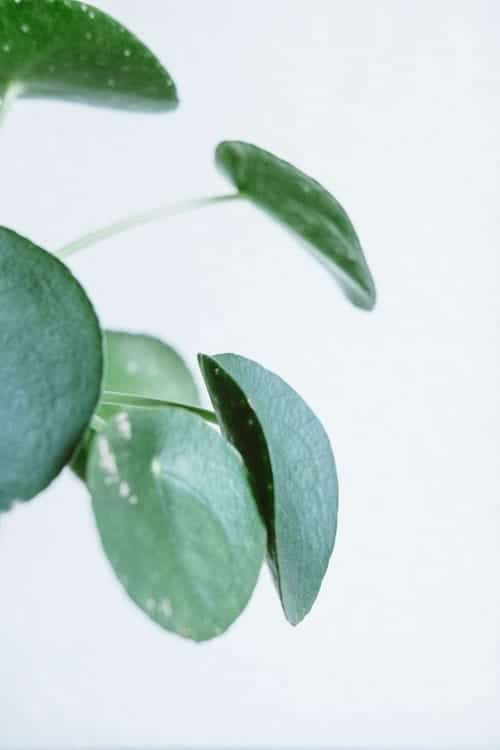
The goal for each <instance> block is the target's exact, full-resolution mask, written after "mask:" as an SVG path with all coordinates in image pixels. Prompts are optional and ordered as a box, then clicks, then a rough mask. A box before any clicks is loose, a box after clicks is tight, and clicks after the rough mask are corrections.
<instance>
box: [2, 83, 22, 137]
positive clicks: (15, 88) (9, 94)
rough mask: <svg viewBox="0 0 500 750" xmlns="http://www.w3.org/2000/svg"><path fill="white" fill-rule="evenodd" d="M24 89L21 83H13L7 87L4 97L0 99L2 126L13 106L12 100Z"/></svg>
mask: <svg viewBox="0 0 500 750" xmlns="http://www.w3.org/2000/svg"><path fill="white" fill-rule="evenodd" d="M21 91H22V85H21V84H20V83H11V84H10V86H8V87H7V88H6V89H5V93H4V95H3V98H2V99H1V100H0V127H1V126H2V125H3V123H4V121H5V118H6V117H7V114H8V112H9V110H10V108H11V105H12V102H13V101H14V99H16V97H18V96H19V94H20V93H21Z"/></svg>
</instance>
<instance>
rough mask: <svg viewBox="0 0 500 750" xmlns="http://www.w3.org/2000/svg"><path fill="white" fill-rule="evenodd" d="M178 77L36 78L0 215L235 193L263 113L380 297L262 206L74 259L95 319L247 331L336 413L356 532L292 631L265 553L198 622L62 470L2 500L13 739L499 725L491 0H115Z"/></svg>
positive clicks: (288, 740) (361, 735) (56, 238)
mask: <svg viewBox="0 0 500 750" xmlns="http://www.w3.org/2000/svg"><path fill="white" fill-rule="evenodd" d="M100 7H102V8H103V9H105V10H108V11H109V12H111V13H113V14H115V15H116V16H117V17H118V18H119V19H120V20H122V21H123V22H125V23H126V24H127V25H129V26H130V27H131V28H132V29H134V30H135V31H136V32H137V33H138V34H139V35H140V36H141V37H142V38H143V39H144V40H145V41H146V42H147V43H149V44H150V45H151V46H152V48H153V49H154V50H155V51H156V52H157V54H158V55H159V56H160V58H161V59H162V61H163V62H164V63H165V65H166V66H167V67H168V69H169V70H170V71H171V73H172V74H173V76H174V78H175V80H176V82H177V83H178V87H179V93H180V97H181V100H182V105H181V107H180V108H179V110H178V111H177V112H175V113H169V114H166V115H161V116H143V115H134V114H126V113H118V112H109V111H106V110H100V111H98V110H93V109H86V108H83V107H77V106H73V105H64V104H57V103H47V104H45V105H44V104H43V103H39V102H29V103H26V102H20V103H18V104H17V105H15V107H14V110H13V111H12V113H11V114H10V115H9V117H8V119H7V121H6V122H5V124H4V127H3V129H2V131H1V134H0V154H1V156H0V158H1V164H2V179H1V187H0V194H1V202H0V211H1V222H2V223H3V224H5V225H7V226H10V227H12V228H15V229H17V230H18V231H20V232H22V233H24V234H26V235H28V236H30V237H31V238H32V239H34V240H35V241H37V242H39V243H40V244H42V245H45V246H46V247H48V248H55V247H58V246H59V245H61V244H63V243H65V242H66V241H69V240H71V239H73V238H75V237H77V236H78V235H79V234H81V233H83V232H85V231H88V230H90V229H93V228H95V227H97V226H99V225H101V224H102V223H106V222H107V221H109V220H110V219H113V218H118V217H120V216H122V215H126V214H127V213H130V212H133V211H136V210H140V209H145V208H148V207H150V206H155V205H158V204H161V203H165V202H168V201H170V200H172V201H173V200H176V199H178V198H187V197H190V196H196V195H205V194H213V193H217V192H224V191H225V190H226V189H227V185H226V183H225V181H224V180H223V178H222V177H221V176H219V175H218V174H217V173H216V171H215V169H214V166H213V163H212V154H213V148H214V146H215V144H216V143H217V142H218V141H219V140H222V139H225V138H229V139H232V138H234V139H245V140H249V141H252V142H255V143H257V144H259V145H261V146H263V147H266V148H268V149H270V150H272V151H274V152H276V153H277V154H278V155H280V156H283V157H284V158H286V159H288V160H290V161H292V162H293V163H295V164H297V165H298V166H299V167H301V168H302V169H303V170H305V171H307V172H309V173H310V174H311V175H313V176H315V177H316V178H317V179H319V180H320V181H321V182H323V183H324V184H325V186H327V187H328V188H329V189H331V191H332V192H333V193H334V194H335V195H336V196H337V197H338V198H339V199H340V200H341V202H342V203H343V204H344V205H345V206H346V208H347V209H348V211H349V213H350V215H351V217H352V219H353V222H354V224H355V226H356V227H357V229H358V232H359V234H360V237H361V239H362V242H363V244H364V247H365V251H366V255H367V258H368V260H369V262H370V264H371V266H372V269H373V272H374V275H375V278H376V280H377V284H378V291H379V304H378V306H377V308H376V310H375V312H374V313H372V314H367V313H363V312H361V311H358V310H356V309H354V308H352V307H351V306H350V305H349V304H348V303H347V302H346V301H345V299H344V298H343V296H342V295H341V293H340V292H339V291H338V289H337V287H336V286H335V284H334V283H333V282H332V280H331V278H330V277H329V276H328V275H327V274H326V273H325V272H324V270H323V269H322V268H321V267H320V266H319V265H317V264H316V263H315V262H314V261H313V260H312V258H311V257H310V256H309V255H308V254H307V253H305V252H304V251H303V250H302V249H301V247H300V246H299V245H298V244H296V243H295V242H294V240H293V238H291V237H290V236H289V235H288V234H286V233H285V232H284V231H283V230H282V229H281V228H280V227H277V226H274V225H273V224H272V223H271V222H270V220H269V219H268V218H267V217H266V216H264V215H261V214H260V213H259V212H258V211H257V210H256V209H254V208H252V206H250V205H248V206H247V205H244V204H230V205H224V206H219V207H215V208H212V209H205V210H204V211H200V212H198V213H197V214H193V215H192V216H184V217H179V218H175V219H172V220H169V221H168V222H165V223H163V224H156V225H154V226H150V227H147V228H144V229H141V230H138V231H135V232H132V233H130V234H128V235H127V236H123V237H120V238H117V239H115V240H112V241H109V242H107V243H105V244H101V245H99V246H96V247H94V248H93V249H92V250H89V251H86V252H85V253H82V254H81V255H79V256H75V257H74V259H72V260H71V267H72V268H73V269H74V271H75V273H76V274H77V275H78V277H79V278H80V279H81V281H82V282H83V283H84V284H85V286H86V288H87V289H88V292H89V294H90V295H91V297H92V299H93V300H94V302H95V304H96V306H97V309H98V312H99V314H100V317H101V321H102V323H103V324H104V325H106V326H109V327H115V328H124V329H131V330H138V331H146V332H152V333H156V334H159V335H161V336H163V337H165V338H166V339H167V340H169V341H170V342H172V343H173V344H175V345H176V346H177V347H178V348H179V349H180V350H181V352H182V353H183V354H184V355H185V356H186V358H187V359H188V361H189V362H190V363H192V364H193V366H195V354H196V352H197V351H200V350H201V351H207V352H211V353H215V352H220V351H235V352H238V353H242V354H245V355H248V356H250V357H253V358H255V359H258V360H259V361H261V362H262V363H263V364H265V365H266V366H267V367H269V368H270V369H273V370H275V371H277V372H278V373H280V374H281V375H282V376H284V377H285V378H286V379H287V380H288V381H289V382H290V383H291V384H292V385H293V386H294V387H295V388H296V389H297V390H298V391H299V392H300V393H302V395H303V396H304V397H305V398H306V399H307V400H308V401H309V403H310V404H311V406H312V407H313V408H314V409H315V410H316V412H317V413H318V414H319V415H320V417H321V418H322V420H323V421H324V423H325V425H326V427H327V429H328V431H329V433H330V435H331V437H332V442H333V445H334V448H335V452H336V457H337V462H338V467H339V474H340V481H341V515H340V527H339V535H338V543H337V547H336V550H335V553H334V557H333V560H332V563H331V566H330V569H329V571H328V574H327V577H326V579H325V583H324V587H323V590H322V593H321V596H320V598H319V601H318V604H317V606H316V608H315V610H314V611H313V613H312V614H311V615H310V617H309V618H308V619H307V620H306V621H305V622H304V623H303V625H301V626H300V627H299V628H297V629H292V628H290V627H289V626H288V625H287V624H286V623H285V622H284V620H283V617H282V615H281V611H280V607H279V604H278V602H277V601H276V598H275V596H274V590H273V588H272V585H271V583H270V579H269V576H268V575H267V573H264V574H263V575H262V577H261V580H260V583H259V586H258V588H257V590H256V592H255V595H254V598H253V600H252V602H251V604H250V606H249V608H248V610H247V611H246V612H245V614H244V615H243V617H242V618H241V619H240V620H239V621H238V622H237V623H236V625H235V626H234V627H233V628H232V629H231V630H230V632H229V633H228V634H227V635H226V636H224V637H223V638H220V639H219V640H217V641H215V642H212V643H210V644H206V645H202V646H196V645H193V644H191V643H189V642H185V641H183V640H181V639H179V638H176V637H174V636H170V635H168V634H165V633H163V632H162V631H161V630H160V629H158V628H156V627H155V626H153V625H152V624H150V623H149V622H148V621H147V619H146V618H145V617H144V616H143V615H142V614H141V613H140V612H139V611H138V610H136V609H135V608H134V607H133V606H132V604H131V603H129V601H128V599H127V598H126V596H125V595H124V594H123V593H122V591H121V590H120V588H119V586H118V585H117V583H116V582H115V580H114V576H113V574H112V573H111V571H110V568H109V566H108V563H107V561H106V559H105V558H104V556H103V554H102V552H101V550H100V546H99V542H98V539H97V535H96V532H95V529H94V523H93V519H92V517H91V513H90V508H89V500H88V497H87V494H86V492H85V490H84V489H83V487H81V486H80V485H79V484H78V483H77V482H76V480H74V479H73V478H72V477H71V476H70V475H69V474H68V473H66V474H64V475H63V476H62V477H61V478H60V479H59V480H58V481H57V482H55V483H54V485H53V486H52V487H51V488H50V489H49V490H48V491H47V492H45V493H44V495H43V496H41V497H40V498H39V499H37V500H36V501H35V502H33V503H31V504H29V505H27V506H26V507H22V508H19V509H16V510H15V512H14V513H12V514H11V515H9V516H7V517H5V518H2V520H1V522H0V602H1V615H0V746H1V747H2V748H7V747H33V748H41V747H47V748H48V747H50V748H63V747H65V748H75V747H92V748H93V747H95V748H98V747H99V748H111V747H118V746H122V747H124V746H127V747H131V748H144V747H145V746H161V745H163V746H175V745H186V746H187V745H191V746H195V747H202V746H207V745H213V746H217V747H220V746H221V745H228V746H229V745H261V746H266V745H268V746H278V745H303V746H307V747H311V746H315V745H338V746H341V745H349V746H361V745H363V746H366V747H376V746H384V747H386V746H387V747H389V746H394V747H398V748H400V747H406V746H414V747H436V748H444V747H457V748H462V747H471V748H472V747H474V748H497V747H499V746H500V716H499V714H498V711H497V709H498V699H499V689H500V681H499V659H500V648H499V641H500V639H499V627H500V597H499V590H498V577H499V569H500V567H499V566H500V545H499V535H500V510H499V505H498V500H499V490H500V472H499V463H498V450H499V446H500V403H499V397H498V382H499V376H500V359H499V354H498V323H499V320H498V318H499V309H500V308H499V301H498V284H499V260H498V256H499V239H500V229H499V215H500V209H499V191H498V188H499V184H498V182H499V181H498V167H499V136H498V133H499V132H500V108H499V104H498V96H499V91H500V89H499V84H500V75H499V64H500V54H499V47H498V40H499V30H500V3H499V2H496V1H495V0H490V1H489V2H488V1H487V0H471V1H470V2H457V0H450V2H447V1H444V0H441V1H436V0H433V1H432V2H430V1H425V2H418V3H414V2H411V1H410V0H408V1H405V0H379V1H378V2H371V1H370V0H364V1H362V0H354V2H352V1H351V2H341V1H340V0H332V1H328V0H323V1H322V2H321V1H320V0H315V1H311V0H308V2H305V0H303V1H302V2H297V1H295V2H292V1H290V0H286V2H285V1H284V0H279V1H277V0H273V1H270V0H266V1H264V0H256V1H255V2H252V3H247V2H237V1H236V0H233V1H232V2H230V1H229V0H211V1H210V2H203V1H202V0H199V1H198V2H194V0H182V2H181V1H180V0H179V2H174V1H173V0H169V1H168V2H165V0H161V1H160V0H141V2H138V0H106V1H105V0H102V2H101V3H100Z"/></svg>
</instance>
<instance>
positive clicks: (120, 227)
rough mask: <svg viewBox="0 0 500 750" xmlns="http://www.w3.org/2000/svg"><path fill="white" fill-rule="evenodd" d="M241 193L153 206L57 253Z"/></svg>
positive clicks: (61, 254) (64, 253)
mask: <svg viewBox="0 0 500 750" xmlns="http://www.w3.org/2000/svg"><path fill="white" fill-rule="evenodd" d="M241 197H242V195H241V193H229V194H225V195H213V196H210V197H208V198H192V199H190V200H184V201H179V202H178V203H173V204H170V205H168V206H160V207H159V208H153V209H150V210H149V211H143V212H142V213H138V214H133V215H132V216H128V217H126V218H125V219H119V220H118V221H114V222H113V223H112V224H108V225H107V226H104V227H101V228H100V229H97V230H96V231H94V232H89V233H88V234H85V235H83V236H82V237H79V238H78V239H77V240H74V241H73V242H70V243H68V244H67V245H64V246H63V247H61V248H59V250H57V251H56V253H55V254H56V255H57V256H58V257H59V258H67V257H68V255H72V254H73V253H76V252H78V250H83V249H84V248H86V247H90V246H91V245H95V244H97V243H98V242H102V241H103V240H107V239H109V238H110V237H114V236H116V235H117V234H122V232H127V231H128V230H129V229H134V228H135V227H142V226H144V225H145V224H150V223H151V222H153V221H159V220H160V219H166V218H168V217H169V216H177V215H178V214H183V213H187V212H188V211H194V210H195V209H198V208H203V207H204V206H213V205H216V204H218V203H226V202H227V201H232V200H237V199H238V198H241Z"/></svg>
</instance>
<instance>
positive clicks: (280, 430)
mask: <svg viewBox="0 0 500 750" xmlns="http://www.w3.org/2000/svg"><path fill="white" fill-rule="evenodd" d="M17 97H56V98H62V99H65V100H72V101H78V102H83V103H87V104H93V105H100V106H110V107H121V108H126V109H130V110H138V111H163V110H169V109H172V108H174V107H175V106H176V105H177V94H176V87H175V85H174V83H173V81H172V79H171V77H170V75H169V74H168V73H167V71H166V70H165V69H164V68H163V66H162V65H161V63H160V62H159V61H158V60H157V59H156V57H155V56H154V55H153V54H152V53H151V52H150V51H149V50H148V49H147V48H146V47H145V46H144V45H143V44H142V43H141V42H140V41H139V40H138V39H137V38H136V37H135V36H133V35H132V34H131V33H130V32H129V31H128V30H127V29H125V28H124V27H123V26H122V25H121V24H119V23H118V22H116V21H115V20H113V19H112V18H110V17H109V16H107V15H106V14H104V13H102V12H101V11H99V10H97V9H96V8H94V7H92V6H90V5H87V4H84V3H79V2H76V1H75V0H0V98H1V106H2V109H1V113H2V116H3V115H5V113H6V111H7V108H8V107H9V106H10V105H11V104H12V102H13V101H14V100H15V99H16V98H17ZM215 158H216V163H217V165H218V166H219V167H220V168H221V169H222V170H223V172H224V173H225V174H226V175H227V176H228V178H229V180H230V181H231V182H232V183H233V185H234V188H235V191H234V192H231V193H229V194H227V195H222V196H214V197H211V198H203V199H194V200H192V201H186V202H183V203H179V204H177V205H176V206H170V207H166V208H159V209H154V210H151V211H149V212H145V213H142V214H138V215H136V216H132V217H128V218H126V219H124V220H123V221H119V222H116V223H114V224H111V225H110V226H107V227H103V228H102V229H99V230H97V231H95V232H92V233H90V234H88V235H86V236H84V237H81V238H79V239H77V240H75V241H74V242H72V243H70V244H68V245H66V246H64V247H62V248H60V249H59V250H57V251H55V252H49V251H47V250H45V249H42V248H41V247H39V246H37V245H36V244H33V242H31V241H30V240H28V239H26V238H25V237H22V236H20V235H19V234H16V233H15V232H13V231H11V230H10V229H7V228H2V229H0V345H1V355H0V386H1V388H0V424H1V425H2V429H1V432H0V511H7V510H9V509H10V508H11V506H12V505H13V504H14V502H16V501H27V500H30V499H32V498H33V497H35V496H36V495H37V494H38V493H39V492H41V491H42V490H43V489H45V488H46V487H47V486H48V485H49V484H50V482H51V481H52V480H53V479H54V478H55V477H56V476H57V475H58V474H59V472H60V471H61V470H62V469H63V467H64V466H66V465H68V464H71V466H72V468H73V470H74V471H75V472H76V473H77V474H78V475H79V476H80V477H81V478H82V479H83V480H84V481H85V482H86V484H87V486H88V489H89V491H90V494H91V496H92V506H93V509H94V513H95V518H96V522H97V528H98V530H99V534H100V537H101V540H102V544H103V547H104V550H105V552H106V555H107V556H108V558H109V561H110V563H111V565H112V566H113V568H114V570H115V572H116V574H117V576H118V578H119V580H120V582H121V584H122V586H123V587H124V588H125V590H126V591H127V593H128V594H129V595H130V597H131V598H132V599H133V600H134V601H135V602H136V604H137V605H138V606H139V607H141V609H142V610H144V612H145V613H147V615H148V616H149V617H150V618H151V619H152V620H154V621H156V622H157V623H158V624H159V625H161V626H162V627H163V628H165V629H167V630H170V631H173V632H175V633H178V634H180V635H182V636H185V637H188V638H192V639H193V640H197V641H200V640H206V639H209V638H213V637H215V636H217V635H218V634H220V633H222V632H224V631H225V630H226V629H227V628H228V627H229V625H231V623H232V622H234V620H235V619H236V618H237V617H238V615H239V614H240V613H241V611H242V610H243V608H244V607H245V605H246V604H247V602H248V600H249V598H250V596H251V594H252V591H253V589H254V587H255V584H256V581H257V578H258V575H259V571H260V568H261V565H262V562H263V560H264V558H265V557H266V555H267V559H268V562H269V565H270V568H271V571H272V574H273V577H274V580H275V582H276V587H277V590H278V593H279V596H280V598H281V602H282V605H283V610H284V613H285V615H286V617H287V619H288V620H289V622H291V623H292V624H297V623H298V622H300V621H301V620H302V619H303V617H304V616H305V615H306V614H307V613H308V612H309V610H310V609H311V607H312V605H313V603H314V601H315V599H316V596H317V594H318V591H319V588H320V585H321V581H322V579H323V576H324V574H325V571H326V568H327V565H328V561H329V558H330V555H331V552H332V549H333V545H334V541H335V533H336V525H337V503H338V487H337V475H336V469H335V462H334V457H333V453H332V450H331V447H330V442H329V439H328V437H327V435H326V433H325V431H324V429H323V427H322V426H321V424H320V422H319V420H318V419H317V418H316V417H315V416H314V414H313V413H312V411H311V410H310V409H309V407H308V406H307V405H306V404H305V403H304V401H303V400H302V399H301V398H300V396H299V395H298V394H297V393H296V392H295V391H294V390H293V389H292V388H290V386H288V385H287V384H286V383H285V382H284V381H283V380H281V378H279V377H278V376H277V375H274V374H272V373H271V372H269V371H268V370H266V369H264V367H262V366H261V365H259V364H257V363H256V362H253V361H251V360H249V359H246V358H244V357H242V356H238V355H236V354H220V355H216V356H212V357H210V356H206V355H200V356H199V364H200V369H201V374H202V376H203V379H204V381H205V384H206V386H207V390H208V394H209V396H210V399H211V401H212V404H213V407H214V410H215V411H214V412H210V411H206V410H205V409H203V408H202V407H201V405H200V401H199V396H198V391H197V387H196V384H195V382H194V380H193V377H192V375H191V373H190V372H189V370H188V369H187V367H186V365H185V364H184V362H183V360H182V359H181V358H180V357H179V355H178V354H177V353H176V352H175V351H174V350H173V349H172V348H171V347H169V346H168V345H167V344H165V343H163V342H161V341H159V340H157V339H155V338H151V337H149V336H139V335H135V334H128V333H121V332H111V331H105V332H103V331H102V330H101V328H100V326H99V323H98V320H97V316H96V314H95V312H94V309H93V306H92V303H91V302H90V300H89V298H88V297H87V295H86V293H85V292H84V290H83V289H82V288H81V286H80V284H79V283H78V282H77V281H76V279H75V278H74V277H73V275H72V274H71V271H70V270H69V268H68V267H67V266H66V265H65V264H64V263H63V262H62V260H61V258H66V257H67V256H69V255H71V254H72V253H74V252H76V251H78V250H80V249H82V248H84V247H86V246H88V245H91V244H93V243H95V242H99V241H102V240H104V239H106V237H109V236H112V235H114V234H117V233H118V232H122V231H126V230H127V229H130V228H131V227H134V226H138V225H141V224H144V223H146V222H148V221H153V220H157V219H160V218H163V217H165V216H168V215H169V214H171V213H175V212H178V211H185V210H189V209H196V208H200V207H202V206H208V205H211V204H216V203H222V202H224V201H228V200H250V201H252V202H254V203H255V204H256V205H257V206H259V207H260V208H263V209H265V210H266V211H267V212H268V213H269V214H270V215H271V216H272V217H273V218H274V219H277V220H278V221H280V222H281V223H282V224H283V225H284V226H285V227H287V228H288V229H289V230H291V231H292V232H293V233H294V234H295V235H297V236H298V237H299V238H300V239H301V240H303V241H305V243H306V245H307V247H308V248H309V249H310V250H311V251H312V252H313V254H314V255H315V256H316V257H317V259H318V260H319V261H321V262H322V263H323V264H324V265H325V266H326V268H327V269H328V270H329V271H330V272H331V273H332V274H333V276H335V277H336V278H337V280H338V281H339V282H340V284H341V286H342V288H343V290H344V291H345V293H346V295H347V296H348V298H349V299H350V300H351V301H352V302H353V303H354V304H355V305H357V306H358V307H361V308H364V309H367V310H369V309H371V308H372V307H373V306H374V304H375V287H374V283H373V279H372V276H371V274H370V271H369V268H368V266H367V263H366V260H365V258H364V255H363V251H362V249H361V245H360V243H359V240H358V237H357V235H356V232H355V231H354V228H353V226H352V224H351V222H350V220H349V218H348V216H347V214H346V213H345V211H344V210H343V208H342V207H341V206H340V204H339V203H338V202H337V201H336V200H335V198H334V197H333V196H332V195H330V193H328V192H327V191H326V190H325V189H324V188H323V187H322V186H321V185H319V184H318V183H317V182H316V181H315V180H313V179H311V178H310V177H308V176H307V175H305V174H303V173H302V172H300V171H299V170H298V169H296V168H295V167H293V166H292V165H290V164H288V163H287V162H285V161H282V160H281V159H279V158H277V157H276V156H273V155H272V154H270V153H268V152H267V151H264V150H263V149H261V148H258V147H257V146H254V145H251V144H248V143H243V142H240V141H225V142H223V143H220V144H219V145H218V146H217V148H216V151H215Z"/></svg>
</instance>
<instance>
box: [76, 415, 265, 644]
mask: <svg viewBox="0 0 500 750" xmlns="http://www.w3.org/2000/svg"><path fill="white" fill-rule="evenodd" d="M87 483H88V486H89V489H90V491H91V494H92V502H93V508H94V512H95V516H96V520H97V525H98V528H99V532H100V535H101V540H102V543H103V545H104V549H105V551H106V554H107V556H108V558H109V560H110V562H111V564H112V566H113V568H114V570H115V572H116V574H117V575H118V577H119V579H120V581H121V582H122V584H123V586H124V588H125V589H126V591H127V592H128V594H129V595H130V596H131V597H132V599H133V600H134V601H135V602H136V603H137V604H138V605H139V607H141V609H143V610H144V612H146V614H147V615H148V616H149V617H150V618H151V619H153V620H155V621H156V622H157V623H158V624H159V625H161V626H162V627H163V628H165V629H167V630H171V631H173V632H175V633H178V634H179V635H182V636H185V637H187V638H191V639H193V640H196V641H199V640H205V639H208V638H213V637H215V636H216V635H219V634H220V633H222V632H223V631H225V630H226V629H227V628H228V627H229V625H230V624H231V623H232V622H233V621H234V620H235V619H236V617H237V616H238V615H239V614H240V612H241V611H242V609H243V608H244V607H245V605H246V604H247V602H248V599H249V597H250V595H251V593H252V591H253V588H254V586H255V583H256V580H257V576H258V573H259V570H260V566H261V564H262V559H263V556H264V551H265V530H264V526H263V524H262V521H261V519H260V516H259V513H258V510H257V506H256V505H255V502H254V500H253V497H252V492H251V488H250V485H249V483H248V478H247V473H246V469H245V466H244V464H243V461H242V459H241V457H240V456H239V454H238V453H237V451H236V450H235V449H234V448H233V447H232V446H231V445H230V444H229V443H227V442H226V441H225V440H224V439H223V438H222V437H221V436H220V435H219V434H218V433H217V431H216V430H214V429H213V428H212V427H210V426H209V425H207V424H206V423H205V422H204V421H203V420H202V419H201V418H200V417H198V416H196V415H193V414H191V413H189V412H187V411H185V410H183V409H180V408H178V407H171V408H168V407H166V408H161V409H150V410H135V411H131V412H130V413H128V412H127V411H123V412H120V413H119V414H117V415H115V416H114V417H113V418H112V419H111V421H109V422H108V423H107V425H106V429H105V430H104V431H103V432H102V433H99V435H98V436H97V437H96V439H95V440H94V441H93V443H92V447H91V453H90V458H89V462H88V466H87Z"/></svg>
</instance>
